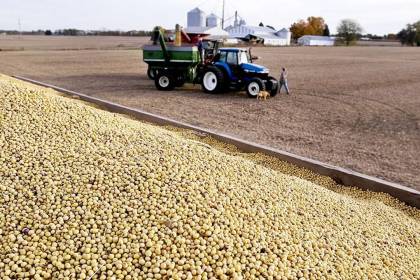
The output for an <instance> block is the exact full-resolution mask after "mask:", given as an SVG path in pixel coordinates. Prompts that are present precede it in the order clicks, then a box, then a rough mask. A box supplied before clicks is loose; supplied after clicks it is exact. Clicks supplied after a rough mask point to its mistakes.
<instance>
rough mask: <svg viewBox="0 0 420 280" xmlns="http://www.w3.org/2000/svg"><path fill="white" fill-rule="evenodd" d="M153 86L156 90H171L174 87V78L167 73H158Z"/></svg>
mask: <svg viewBox="0 0 420 280" xmlns="http://www.w3.org/2000/svg"><path fill="white" fill-rule="evenodd" d="M155 86H156V88H157V89H158V90H172V89H173V88H174V87H175V80H174V78H173V77H172V75H171V74H169V73H166V72H163V73H158V74H157V75H156V79H155Z"/></svg>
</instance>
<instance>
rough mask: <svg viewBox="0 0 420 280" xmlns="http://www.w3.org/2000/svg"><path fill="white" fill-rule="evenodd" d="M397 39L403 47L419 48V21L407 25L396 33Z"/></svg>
mask: <svg viewBox="0 0 420 280" xmlns="http://www.w3.org/2000/svg"><path fill="white" fill-rule="evenodd" d="M397 38H398V39H399V40H400V42H401V44H403V45H407V46H415V45H417V46H420V21H418V22H416V23H413V24H407V26H406V28H405V29H402V30H401V31H400V32H398V34H397Z"/></svg>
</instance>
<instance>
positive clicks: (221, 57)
mask: <svg viewBox="0 0 420 280" xmlns="http://www.w3.org/2000/svg"><path fill="white" fill-rule="evenodd" d="M217 61H220V62H225V61H226V52H220V53H219V55H218V59H217Z"/></svg>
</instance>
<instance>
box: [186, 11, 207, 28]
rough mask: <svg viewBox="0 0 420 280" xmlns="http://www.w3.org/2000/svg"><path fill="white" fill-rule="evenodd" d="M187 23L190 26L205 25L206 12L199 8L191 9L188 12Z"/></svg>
mask: <svg viewBox="0 0 420 280" xmlns="http://www.w3.org/2000/svg"><path fill="white" fill-rule="evenodd" d="M187 25H188V27H205V26H206V14H205V13H204V12H203V11H202V10H200V9H199V8H195V9H193V10H191V11H189V12H188V14H187Z"/></svg>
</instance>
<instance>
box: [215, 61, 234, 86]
mask: <svg viewBox="0 0 420 280" xmlns="http://www.w3.org/2000/svg"><path fill="white" fill-rule="evenodd" d="M214 65H215V66H216V67H217V68H219V69H221V70H222V71H223V72H224V73H225V74H226V75H227V76H226V79H227V80H228V81H231V80H232V78H233V73H232V70H231V69H230V67H229V65H228V64H227V63H222V62H216V63H215V64H214Z"/></svg>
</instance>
